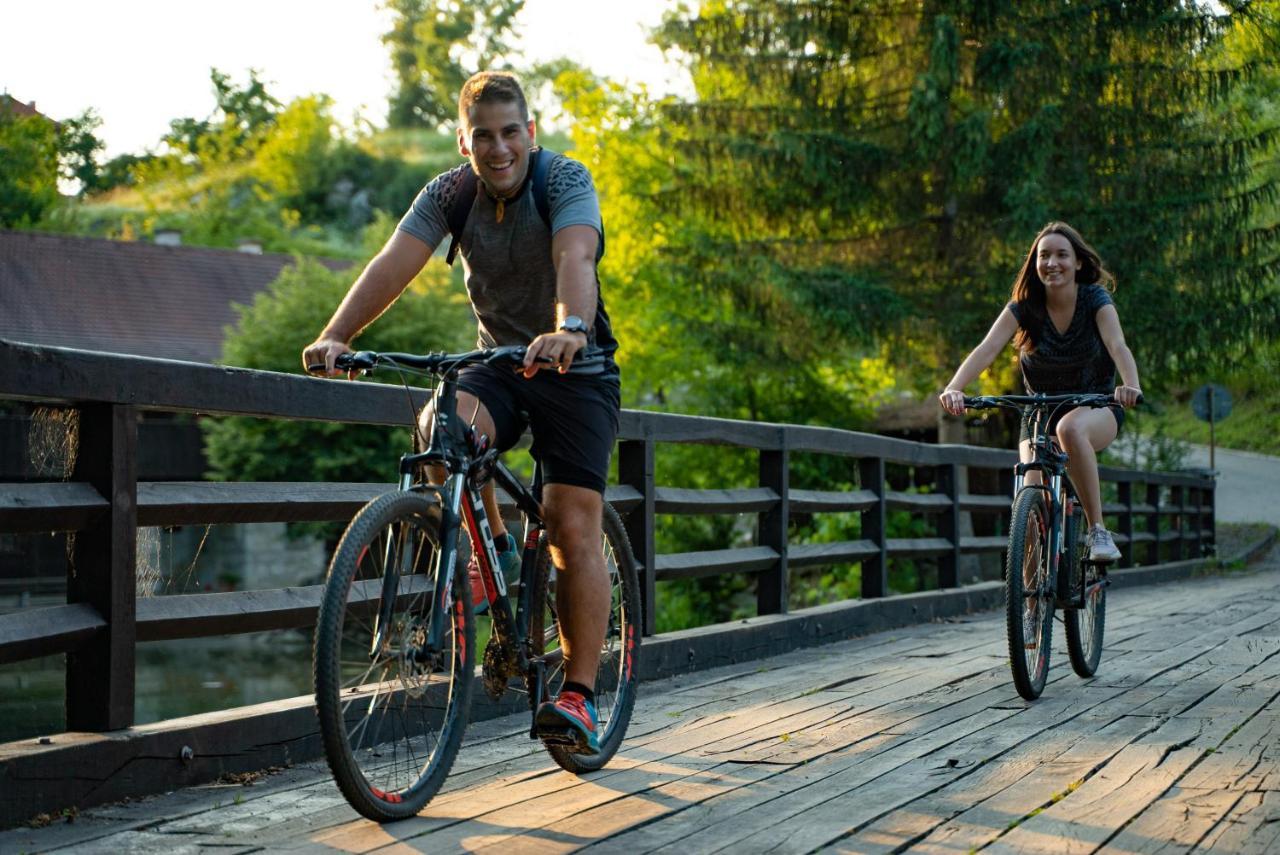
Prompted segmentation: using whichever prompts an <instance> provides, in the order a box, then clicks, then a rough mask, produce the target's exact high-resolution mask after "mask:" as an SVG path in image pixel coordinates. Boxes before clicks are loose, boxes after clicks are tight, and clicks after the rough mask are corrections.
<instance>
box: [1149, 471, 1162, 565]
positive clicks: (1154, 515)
mask: <svg viewBox="0 0 1280 855" xmlns="http://www.w3.org/2000/svg"><path fill="white" fill-rule="evenodd" d="M1147 504H1148V505H1150V506H1151V510H1150V511H1148V512H1147V531H1149V532H1151V534H1152V535H1154V538H1155V539H1154V540H1152V541H1150V542H1149V543H1148V544H1147V564H1148V566H1150V565H1152V564H1159V563H1160V485H1159V484H1152V483H1150V482H1148V483H1147Z"/></svg>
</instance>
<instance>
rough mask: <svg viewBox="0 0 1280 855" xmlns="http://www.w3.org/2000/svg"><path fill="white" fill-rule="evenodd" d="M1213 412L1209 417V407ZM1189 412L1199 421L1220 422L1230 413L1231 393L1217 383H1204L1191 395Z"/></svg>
mask: <svg viewBox="0 0 1280 855" xmlns="http://www.w3.org/2000/svg"><path fill="white" fill-rule="evenodd" d="M1211 405H1212V407H1213V413H1212V418H1211V417H1210V412H1209V408H1210V406H1211ZM1191 412H1193V413H1195V414H1196V418H1198V419H1200V420H1201V421H1206V422H1207V421H1215V422H1220V421H1222V420H1223V419H1225V418H1226V417H1227V416H1229V415H1231V393H1230V392H1228V391H1227V387H1226V386H1219V385H1218V384H1217V383H1205V384H1204V385H1203V386H1201V387H1200V388H1199V389H1197V390H1195V392H1193V393H1192V395H1191Z"/></svg>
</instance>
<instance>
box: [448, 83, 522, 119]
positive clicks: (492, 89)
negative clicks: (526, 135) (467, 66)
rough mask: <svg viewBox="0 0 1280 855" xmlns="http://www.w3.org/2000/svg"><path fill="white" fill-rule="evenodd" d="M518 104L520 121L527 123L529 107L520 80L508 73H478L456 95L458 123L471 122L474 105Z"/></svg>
mask: <svg viewBox="0 0 1280 855" xmlns="http://www.w3.org/2000/svg"><path fill="white" fill-rule="evenodd" d="M493 103H501V104H518V105H519V106H520V121H522V122H528V121H529V105H528V103H527V102H526V101H525V100H524V90H523V89H521V88H520V79H519V78H517V77H516V76H515V75H514V74H512V73H511V72H509V71H480V72H477V73H476V74H473V75H471V77H470V78H469V79H468V80H467V82H466V83H464V84H462V92H461V93H459V94H458V121H460V122H462V123H463V124H464V125H465V124H467V123H468V122H469V121H470V120H471V107H472V105H475V104H493Z"/></svg>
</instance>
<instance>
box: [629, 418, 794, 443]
mask: <svg viewBox="0 0 1280 855" xmlns="http://www.w3.org/2000/svg"><path fill="white" fill-rule="evenodd" d="M784 429H786V428H785V426H783V425H774V424H767V423H764V422H750V421H742V420H739V419H717V418H709V417H707V416H684V415H677V414H675V413H650V412H645V411H639V410H623V411H622V414H621V416H620V417H619V420H618V438H619V439H622V440H633V439H634V440H639V439H648V440H650V441H653V442H687V443H693V444H697V445H737V446H742V447H745V448H769V449H777V448H781V447H782V432H783V430H784Z"/></svg>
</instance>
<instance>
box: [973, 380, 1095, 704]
mask: <svg viewBox="0 0 1280 855" xmlns="http://www.w3.org/2000/svg"><path fill="white" fill-rule="evenodd" d="M1114 403H1115V399H1114V398H1113V397H1111V396H1110V395H1099V394H1079V395H992V396H982V397H977V398H969V397H966V398H965V399H964V405H965V406H966V407H968V408H969V409H975V410H985V409H993V408H995V407H1009V408H1014V409H1019V410H1022V409H1023V408H1026V409H1028V410H1029V411H1030V421H1031V449H1032V452H1033V454H1034V455H1035V458H1034V460H1032V461H1031V462H1030V463H1021V462H1020V463H1018V464H1017V466H1015V467H1014V488H1013V510H1012V512H1011V513H1010V519H1009V549H1008V558H1007V561H1006V564H1005V622H1006V626H1007V630H1008V638H1009V665H1010V668H1011V669H1012V671H1013V684H1014V685H1015V686H1016V687H1017V689H1018V694H1020V695H1022V697H1024V698H1026V699H1027V700H1035V699H1036V698H1038V697H1040V693H1041V692H1042V691H1044V684H1045V679H1046V678H1047V677H1048V674H1049V651H1050V643H1051V641H1052V638H1053V612H1054V609H1055V608H1059V609H1062V610H1063V615H1062V619H1063V624H1064V626H1065V627H1066V635H1067V654H1068V656H1069V657H1070V659H1071V667H1072V668H1073V669H1074V670H1075V672H1076V673H1077V674H1079V675H1080V676H1081V677H1092V676H1093V674H1094V672H1096V671H1097V670H1098V662H1099V661H1100V660H1101V658H1102V631H1103V627H1104V625H1105V623H1106V615H1107V587H1108V586H1109V585H1110V584H1111V583H1110V582H1109V581H1108V579H1107V566H1106V565H1105V564H1099V563H1095V562H1092V561H1090V560H1089V548H1088V546H1087V544H1086V535H1087V534H1088V526H1087V525H1086V523H1085V517H1084V511H1083V509H1082V508H1081V506H1080V499H1079V498H1078V497H1077V495H1076V491H1075V487H1074V486H1073V485H1072V484H1071V479H1070V478H1068V477H1067V469H1066V464H1067V455H1066V453H1065V452H1063V450H1062V449H1061V447H1060V446H1059V445H1058V440H1057V437H1055V436H1054V435H1053V434H1052V433H1050V432H1049V431H1048V430H1047V427H1048V425H1049V424H1050V423H1051V422H1052V421H1053V420H1054V416H1055V415H1056V414H1057V413H1058V412H1060V411H1064V410H1067V409H1070V408H1072V407H1106V406H1110V405H1112V404H1114ZM1032 471H1037V472H1039V473H1040V475H1041V483H1039V484H1028V483H1027V482H1026V473H1028V472H1032Z"/></svg>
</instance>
